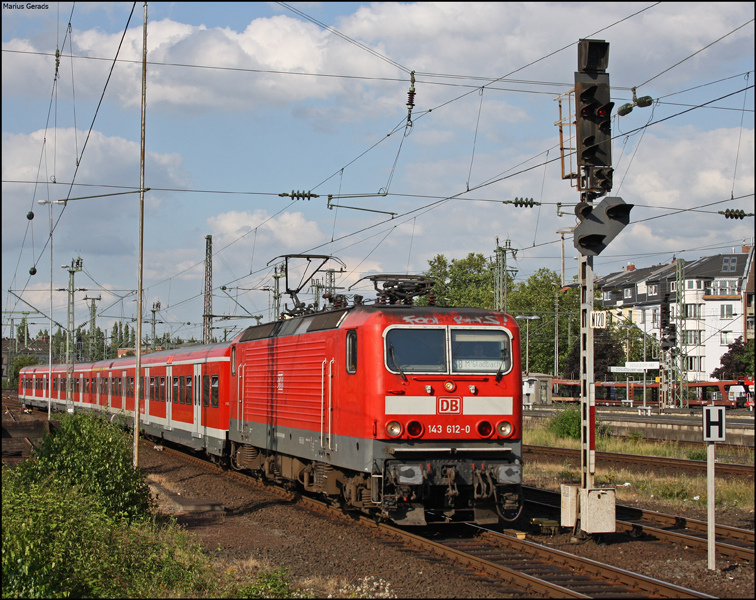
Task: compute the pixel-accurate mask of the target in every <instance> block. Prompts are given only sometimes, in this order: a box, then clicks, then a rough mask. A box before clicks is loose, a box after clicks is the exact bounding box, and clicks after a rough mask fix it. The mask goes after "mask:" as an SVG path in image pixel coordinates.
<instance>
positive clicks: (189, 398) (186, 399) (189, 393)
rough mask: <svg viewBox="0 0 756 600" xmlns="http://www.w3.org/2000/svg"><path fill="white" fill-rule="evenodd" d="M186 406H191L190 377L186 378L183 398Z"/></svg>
mask: <svg viewBox="0 0 756 600" xmlns="http://www.w3.org/2000/svg"><path fill="white" fill-rule="evenodd" d="M184 398H185V401H186V403H187V404H192V376H191V375H187V376H186V396H185V397H184Z"/></svg>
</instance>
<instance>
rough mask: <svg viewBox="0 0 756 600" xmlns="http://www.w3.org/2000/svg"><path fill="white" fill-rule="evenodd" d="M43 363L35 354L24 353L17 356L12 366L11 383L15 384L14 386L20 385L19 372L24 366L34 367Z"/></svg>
mask: <svg viewBox="0 0 756 600" xmlns="http://www.w3.org/2000/svg"><path fill="white" fill-rule="evenodd" d="M38 364H41V363H40V362H39V361H38V360H37V358H36V357H34V356H28V355H22V356H17V357H16V360H14V361H13V367H12V368H11V373H10V375H11V380H10V383H11V384H12V385H13V387H16V386H17V385H18V372H19V371H20V370H21V369H23V368H24V367H33V366H35V365H38Z"/></svg>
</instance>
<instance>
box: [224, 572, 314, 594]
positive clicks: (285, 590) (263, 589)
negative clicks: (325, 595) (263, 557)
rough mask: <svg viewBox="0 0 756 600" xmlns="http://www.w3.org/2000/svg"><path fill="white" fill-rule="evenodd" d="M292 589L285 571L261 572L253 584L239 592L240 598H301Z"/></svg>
mask: <svg viewBox="0 0 756 600" xmlns="http://www.w3.org/2000/svg"><path fill="white" fill-rule="evenodd" d="M296 592H297V591H296V590H294V589H292V587H291V583H290V581H289V577H288V576H287V574H286V571H285V570H284V569H276V570H275V571H261V572H260V573H258V574H257V576H256V577H255V581H254V583H251V584H249V585H247V586H245V587H243V588H241V589H240V590H239V592H238V597H239V598H291V597H293V596H297V597H301V594H300V593H296Z"/></svg>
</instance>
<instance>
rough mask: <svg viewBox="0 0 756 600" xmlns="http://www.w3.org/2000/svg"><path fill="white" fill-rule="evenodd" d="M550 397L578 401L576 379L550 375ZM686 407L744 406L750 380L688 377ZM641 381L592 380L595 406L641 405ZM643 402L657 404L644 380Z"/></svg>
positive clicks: (748, 403) (749, 399)
mask: <svg viewBox="0 0 756 600" xmlns="http://www.w3.org/2000/svg"><path fill="white" fill-rule="evenodd" d="M553 385H554V390H553V394H552V401H554V402H579V401H580V381H577V380H574V379H554V380H553ZM685 387H686V390H687V392H686V394H685V396H686V400H685V402H686V404H687V407H688V408H696V407H697V408H701V406H710V405H714V406H724V407H725V408H746V407H752V406H753V381H750V380H748V379H745V380H743V379H741V380H731V381H730V380H726V381H724V380H723V381H694V382H693V381H691V382H686V383H685ZM643 388H644V384H643V381H604V382H600V381H597V382H596V404H597V405H599V406H623V405H624V406H630V407H633V406H642V405H643ZM645 388H646V404H647V405H648V406H659V384H658V383H657V382H655V381H648V382H646V384H645Z"/></svg>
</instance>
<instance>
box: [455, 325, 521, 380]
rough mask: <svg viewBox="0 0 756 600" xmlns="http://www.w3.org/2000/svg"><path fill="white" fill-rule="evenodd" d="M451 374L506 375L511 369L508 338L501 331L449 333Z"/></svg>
mask: <svg viewBox="0 0 756 600" xmlns="http://www.w3.org/2000/svg"><path fill="white" fill-rule="evenodd" d="M451 342H452V372H454V373H495V372H497V371H499V370H501V371H502V372H504V373H506V372H507V371H509V369H510V368H511V367H512V353H511V344H510V340H509V336H508V335H507V334H506V333H504V332H503V331H501V330H470V329H458V330H454V329H453V330H452V331H451Z"/></svg>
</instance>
